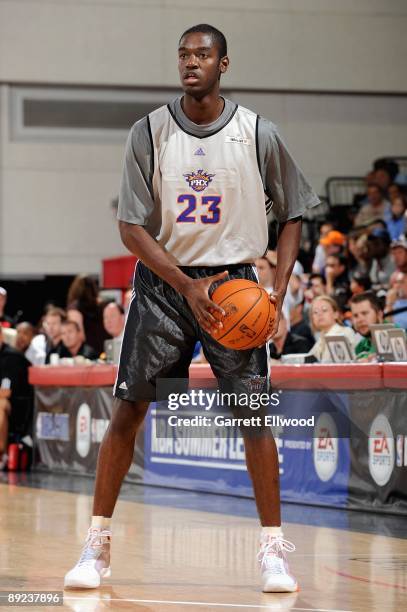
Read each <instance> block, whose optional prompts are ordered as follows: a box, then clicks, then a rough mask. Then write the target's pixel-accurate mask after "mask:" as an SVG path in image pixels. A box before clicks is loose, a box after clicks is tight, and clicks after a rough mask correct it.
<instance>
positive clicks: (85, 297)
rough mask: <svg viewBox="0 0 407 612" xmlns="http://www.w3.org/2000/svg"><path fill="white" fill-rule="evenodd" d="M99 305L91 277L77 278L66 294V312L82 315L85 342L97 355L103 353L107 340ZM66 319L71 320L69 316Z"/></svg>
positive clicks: (101, 308)
mask: <svg viewBox="0 0 407 612" xmlns="http://www.w3.org/2000/svg"><path fill="white" fill-rule="evenodd" d="M104 306H105V304H104V303H100V301H99V296H98V288H97V284H96V281H95V279H94V278H93V277H92V276H77V277H76V278H75V279H74V280H73V282H72V284H71V286H70V288H69V292H68V298H67V308H68V311H71V310H76V311H79V312H80V313H81V314H82V317H83V327H84V333H85V337H86V340H87V342H89V344H90V345H91V346H93V347H94V348H95V350H96V351H97V353H98V354H100V353H101V352H102V351H103V344H104V341H105V340H107V339H108V338H109V335H108V334H107V333H106V331H105V329H104V327H103V308H104ZM68 318H71V314H69V316H68Z"/></svg>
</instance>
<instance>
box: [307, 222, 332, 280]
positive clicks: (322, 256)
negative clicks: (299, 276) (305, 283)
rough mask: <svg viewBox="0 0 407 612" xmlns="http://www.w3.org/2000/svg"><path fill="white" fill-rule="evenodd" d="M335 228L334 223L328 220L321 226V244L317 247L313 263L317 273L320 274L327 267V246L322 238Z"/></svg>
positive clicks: (313, 269)
mask: <svg viewBox="0 0 407 612" xmlns="http://www.w3.org/2000/svg"><path fill="white" fill-rule="evenodd" d="M333 230H334V225H333V223H330V222H329V221H326V222H325V223H322V224H321V226H320V228H319V244H318V245H317V248H316V249H315V255H314V261H313V263H312V271H313V272H314V273H316V274H320V273H321V272H322V270H323V269H324V268H325V264H326V253H325V248H324V246H323V245H322V244H321V240H323V239H324V238H325V237H326V236H327V235H328V234H329V233H330V232H332V231H333Z"/></svg>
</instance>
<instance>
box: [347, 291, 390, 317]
mask: <svg viewBox="0 0 407 612" xmlns="http://www.w3.org/2000/svg"><path fill="white" fill-rule="evenodd" d="M361 302H369V304H370V305H371V307H372V308H373V310H375V311H376V312H383V308H382V306H381V304H380V301H379V298H378V297H377V295H376V294H375V293H373V291H365V292H364V293H358V294H357V295H354V296H353V298H352V299H351V300H350V305H351V306H352V304H360V303H361Z"/></svg>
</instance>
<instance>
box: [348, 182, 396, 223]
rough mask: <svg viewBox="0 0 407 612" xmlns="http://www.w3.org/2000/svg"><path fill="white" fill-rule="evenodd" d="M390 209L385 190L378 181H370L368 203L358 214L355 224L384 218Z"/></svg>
mask: <svg viewBox="0 0 407 612" xmlns="http://www.w3.org/2000/svg"><path fill="white" fill-rule="evenodd" d="M389 211H390V202H389V201H388V200H387V199H386V197H385V192H384V190H383V189H382V188H381V187H380V185H378V184H377V183H370V184H369V185H368V187H367V203H366V204H364V205H363V206H362V208H361V209H360V211H359V212H358V214H357V215H356V217H355V221H354V226H355V227H358V226H360V225H369V223H373V221H375V220H376V219H382V220H384V218H385V215H386V213H388V212H389Z"/></svg>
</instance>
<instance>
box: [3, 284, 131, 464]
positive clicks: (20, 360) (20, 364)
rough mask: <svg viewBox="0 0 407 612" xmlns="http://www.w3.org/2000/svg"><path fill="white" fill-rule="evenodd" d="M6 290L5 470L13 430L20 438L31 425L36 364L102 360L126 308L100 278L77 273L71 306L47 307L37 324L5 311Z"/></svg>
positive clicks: (118, 334)
mask: <svg viewBox="0 0 407 612" xmlns="http://www.w3.org/2000/svg"><path fill="white" fill-rule="evenodd" d="M6 305H7V291H6V289H5V288H4V287H0V470H1V469H3V468H4V467H5V466H6V464H7V444H8V441H9V439H10V434H12V435H14V436H16V435H17V436H18V437H19V438H20V439H21V437H22V436H24V435H25V434H27V433H30V432H31V428H32V412H33V392H32V387H31V385H30V384H29V380H28V370H29V367H30V366H31V365H36V366H37V365H49V364H66V365H71V364H75V363H76V364H83V363H86V362H89V361H93V362H95V361H101V362H102V361H103V360H104V359H105V354H104V342H105V340H108V339H110V338H121V336H122V334H123V329H124V323H125V311H124V308H123V306H122V305H121V304H118V303H116V302H113V301H107V302H106V301H104V300H102V299H100V297H99V292H98V288H97V284H96V281H95V280H94V279H93V278H92V277H89V276H78V277H77V278H75V280H74V281H73V283H72V285H71V287H70V289H69V292H68V296H67V302H66V307H65V308H61V307H59V306H56V305H54V304H50V305H48V306H47V307H46V309H45V312H44V315H43V317H42V318H41V320H40V321H39V322H38V324H37V325H34V324H33V323H31V322H29V321H20V322H16V321H15V319H13V317H10V316H8V315H7V314H6V312H5V310H6Z"/></svg>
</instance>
